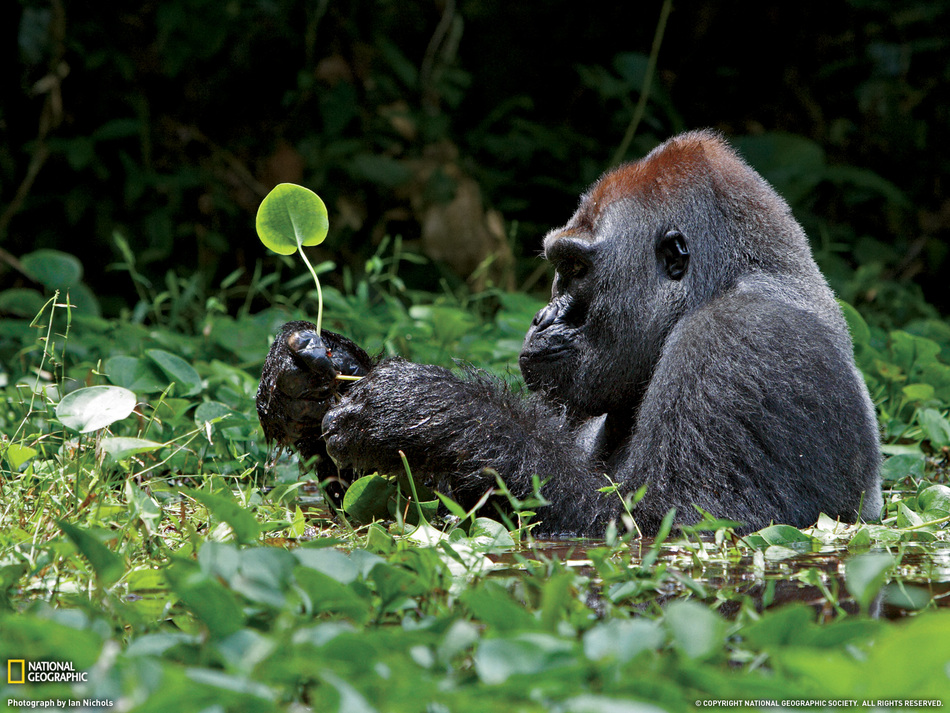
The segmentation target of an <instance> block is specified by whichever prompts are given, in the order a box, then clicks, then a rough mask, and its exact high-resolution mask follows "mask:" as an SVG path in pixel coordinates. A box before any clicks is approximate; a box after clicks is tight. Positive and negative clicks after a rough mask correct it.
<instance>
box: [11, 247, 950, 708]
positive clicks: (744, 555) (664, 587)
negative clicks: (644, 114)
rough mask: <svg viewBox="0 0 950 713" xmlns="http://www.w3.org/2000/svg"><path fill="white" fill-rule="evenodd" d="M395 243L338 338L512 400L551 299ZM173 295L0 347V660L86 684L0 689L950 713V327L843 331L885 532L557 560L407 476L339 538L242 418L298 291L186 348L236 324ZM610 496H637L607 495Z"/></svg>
mask: <svg viewBox="0 0 950 713" xmlns="http://www.w3.org/2000/svg"><path fill="white" fill-rule="evenodd" d="M390 245H391V246H392V248H393V249H394V250H395V252H386V253H380V254H377V255H376V256H375V257H374V258H373V259H372V260H370V261H369V262H368V264H367V270H366V271H365V272H364V273H363V274H362V275H360V276H359V277H358V278H353V277H352V276H351V278H350V279H351V280H352V283H351V284H352V289H351V290H350V291H348V292H339V291H337V290H335V289H332V288H328V289H327V290H326V293H325V298H326V300H327V302H328V304H329V305H331V309H330V310H329V311H328V315H329V319H330V320H331V321H333V322H339V323H341V324H343V325H345V328H346V329H347V330H348V331H349V332H350V333H353V332H356V335H355V336H356V337H357V338H358V339H360V340H361V341H363V342H364V343H366V344H368V345H370V347H371V348H374V349H377V350H379V351H382V352H386V351H398V352H400V353H403V354H407V355H409V356H411V357H414V358H418V359H422V360H427V361H437V362H441V363H445V364H449V365H450V364H451V360H452V358H453V357H454V356H457V355H458V356H462V357H464V358H468V359H471V360H472V361H475V362H478V363H483V364H486V365H488V367H489V368H490V369H492V370H493V371H494V372H495V373H496V374H498V375H499V376H501V377H502V378H507V377H510V373H509V369H510V368H511V367H510V365H511V364H513V363H515V361H514V360H515V355H516V354H517V352H518V349H519V346H520V337H521V335H522V333H523V330H524V328H525V325H526V324H527V322H528V320H529V319H530V317H531V315H532V314H533V313H534V311H535V309H536V308H537V306H538V304H537V303H536V301H534V300H532V299H530V298H527V297H524V296H519V295H514V294H506V293H497V292H496V293H489V294H487V295H480V296H479V298H478V300H479V301H475V302H473V301H472V300H473V299H474V298H471V297H465V296H456V295H453V294H452V293H450V292H446V293H444V294H441V295H436V294H422V293H413V292H410V291H409V290H407V289H406V288H405V285H404V284H403V283H402V282H401V281H400V279H399V277H398V266H399V264H400V263H401V262H402V260H403V257H402V256H401V255H400V253H399V252H398V244H390ZM387 249H388V248H387ZM31 260H32V262H33V264H35V265H41V266H42V268H40V267H37V268H36V269H37V270H38V271H39V270H41V269H43V270H47V271H49V272H53V273H55V272H56V269H57V268H56V266H57V265H72V264H74V263H73V260H71V259H69V256H64V255H62V254H52V253H44V254H42V255H40V256H38V257H34V258H31ZM44 260H48V261H49V263H46V262H44ZM75 272H76V271H75V270H73V271H72V273H71V274H75ZM129 273H130V275H132V279H134V274H135V273H134V269H131V268H130V270H129ZM176 279H178V278H172V277H169V280H168V282H167V287H168V289H167V290H165V291H163V292H162V293H158V294H154V295H153V296H152V297H151V299H152V300H153V301H152V302H151V303H150V304H144V303H142V304H139V305H136V306H135V307H133V308H132V309H131V310H130V318H129V319H127V320H124V321H106V320H103V319H101V318H100V317H98V316H96V315H95V314H89V313H88V312H85V311H84V310H82V309H80V308H73V307H71V306H69V304H68V301H67V298H66V296H65V295H60V296H56V295H55V294H53V295H52V296H51V297H50V299H49V300H48V301H47V302H46V303H45V305H44V306H43V307H42V309H41V310H40V312H39V313H38V315H37V316H36V317H35V319H27V318H24V319H9V320H5V321H4V322H3V323H2V324H0V352H2V354H3V356H4V358H3V361H2V363H3V364H5V365H8V366H7V367H5V369H4V372H3V376H2V378H3V384H4V386H3V408H2V410H0V430H2V432H3V433H4V434H5V437H4V440H3V444H2V450H0V458H2V461H0V464H2V465H0V477H2V488H3V492H2V502H3V514H2V522H3V527H2V529H0V649H2V650H3V651H4V652H8V655H9V656H10V657H14V656H18V657H26V658H29V659H31V660H67V661H70V662H72V663H73V665H74V666H75V667H76V670H88V671H89V672H90V673H89V678H88V681H87V682H85V683H71V684H64V683H36V684H26V685H18V684H2V683H0V687H2V688H3V691H2V695H3V696H4V697H5V698H11V697H12V698H16V699H23V698H32V699H36V700H48V699H60V700H66V699H71V700H77V699H83V698H85V699H97V700H109V701H113V702H116V704H117V705H119V704H121V705H122V706H124V707H126V708H127V709H130V710H136V711H149V710H156V711H158V710H167V709H168V708H169V707H174V708H175V709H176V710H184V711H189V710H194V711H201V710H206V709H208V708H209V707H211V706H218V707H219V709H224V710H255V711H257V710H293V709H295V706H299V705H306V706H310V707H312V708H313V709H319V710H330V711H332V710H340V711H347V712H349V711H370V710H381V711H382V710H392V711H399V710H406V711H410V710H412V711H417V710H420V709H425V710H430V711H442V710H452V711H466V710H472V711H476V710H479V711H481V710H485V709H491V708H501V709H505V710H515V709H517V710H525V711H528V710H539V711H541V710H563V711H592V710H597V711H613V710H617V711H628V710H654V709H663V710H673V711H675V710H687V709H692V708H693V707H695V706H696V703H695V701H700V702H702V701H717V700H722V699H741V700H744V701H749V702H752V701H757V700H765V701H773V700H774V701H779V702H781V701H791V700H798V701H800V700H806V699H820V700H849V701H850V700H857V701H859V702H860V701H865V700H878V699H882V700H894V699H901V700H903V699H905V698H907V699H910V698H912V699H915V700H918V699H927V700H941V701H950V679H948V677H947V674H946V665H947V661H948V655H947V653H946V645H945V642H946V640H947V637H948V636H950V612H948V611H946V610H945V609H944V608H943V606H942V605H943V604H944V603H945V601H946V596H947V583H948V581H950V579H948V576H947V568H946V553H947V552H948V551H950V487H948V486H947V484H946V481H947V462H948V456H947V454H948V452H950V448H948V446H950V420H948V417H947V409H948V406H950V366H948V363H950V360H948V359H947V356H948V354H950V330H948V329H947V327H946V323H944V322H940V321H937V320H923V321H917V322H914V323H911V324H908V325H905V326H906V328H905V329H903V330H892V331H890V332H887V331H884V330H883V329H882V328H880V327H872V326H868V323H867V322H865V321H864V319H863V318H862V317H861V316H860V315H859V314H858V313H857V312H856V311H855V310H853V309H852V308H850V307H848V306H847V305H846V310H847V315H848V317H849V320H850V323H851V327H852V331H853V333H854V336H855V342H856V349H857V354H858V359H859V363H860V365H861V367H862V369H864V370H865V374H866V378H867V379H868V383H869V385H870V386H871V389H872V393H873V395H874V398H875V402H876V403H877V404H878V408H879V415H880V417H881V421H882V423H883V424H884V425H885V428H886V434H887V446H886V448H887V451H888V453H889V454H891V455H890V457H889V459H888V460H887V462H886V463H885V472H886V478H887V488H888V497H887V508H886V512H885V513H883V518H882V520H881V522H880V523H863V524H857V525H843V524H840V523H837V522H833V521H831V520H828V519H822V520H821V521H820V522H818V523H817V524H816V526H815V527H813V528H811V529H808V530H803V531H802V530H797V529H795V528H792V527H788V526H785V525H781V524H777V525H775V526H773V527H769V528H766V529H765V530H763V531H761V532H759V533H756V534H754V535H752V536H748V537H745V538H738V537H736V536H735V535H734V533H733V531H732V530H731V528H730V523H726V522H719V521H714V520H711V519H708V518H707V520H706V521H704V523H703V524H702V525H701V526H698V527H693V528H684V529H683V530H681V531H680V530H676V531H670V529H669V527H667V528H665V529H664V531H663V532H662V533H661V536H660V537H658V538H657V539H656V540H655V541H652V542H650V541H640V540H638V539H636V538H635V529H634V526H633V523H632V520H635V518H636V507H635V504H634V505H632V509H631V510H630V516H629V518H625V519H624V521H623V522H621V523H618V525H617V527H616V528H612V529H611V530H610V531H609V532H608V533H607V535H606V539H605V540H603V541H600V542H593V541H573V542H572V541H567V542H538V541H536V540H535V539H534V538H533V536H532V534H531V523H532V522H535V521H537V519H538V518H541V517H543V515H544V510H543V501H542V500H540V499H537V498H536V499H534V500H533V501H530V502H520V503H515V506H516V511H517V512H518V517H517V518H515V519H514V521H511V522H508V523H499V522H496V521H495V520H493V519H489V518H487V517H485V516H486V515H490V514H491V513H483V512H481V511H479V510H475V511H473V512H464V511H462V510H461V509H460V508H459V507H458V506H457V505H456V504H455V503H453V502H451V501H450V500H448V499H445V498H441V499H440V498H439V496H437V495H436V494H433V493H431V492H430V491H428V490H426V489H424V488H423V487H422V486H421V484H418V483H414V482H413V481H412V479H411V475H410V473H411V471H410V470H407V474H406V475H405V476H404V477H402V478H400V479H396V480H388V479H384V478H380V477H379V476H370V477H367V478H365V479H363V480H362V481H359V482H358V483H357V485H356V486H354V488H353V489H352V490H351V492H350V493H348V496H347V498H346V500H345V501H344V508H345V509H346V511H347V512H346V515H347V516H346V519H345V520H340V519H337V518H336V517H334V516H333V515H332V514H331V513H330V512H329V511H327V510H326V509H325V506H324V505H323V503H322V499H321V498H320V497H319V493H318V492H316V491H315V490H314V488H313V487H312V485H311V484H308V483H307V481H306V479H300V475H301V474H300V471H299V468H298V466H297V464H296V463H294V462H293V461H292V460H288V459H286V458H284V459H281V460H278V461H277V462H276V464H274V465H273V467H270V468H268V467H266V466H265V464H267V463H268V458H269V455H270V454H268V453H266V452H265V451H264V449H263V446H262V438H261V436H260V433H259V427H258V424H257V422H256V417H255V414H254V406H253V398H254V393H255V390H256V385H257V378H256V375H257V370H258V369H259V368H260V362H261V360H262V358H263V355H264V354H265V352H266V345H267V343H268V341H269V339H270V335H271V334H272V333H273V332H274V331H275V330H276V327H277V326H278V325H279V324H280V323H282V322H283V321H284V320H286V319H289V318H291V317H294V316H301V315H303V314H306V312H307V310H309V309H312V308H313V307H314V305H315V303H314V301H313V300H314V298H315V295H314V294H313V291H312V289H311V288H308V287H306V286H305V285H306V282H307V280H308V278H307V276H306V275H304V276H303V279H302V280H301V279H300V278H299V277H294V278H293V279H292V280H291V282H290V285H289V286H288V287H284V286H281V288H280V290H279V291H280V293H282V294H283V297H281V296H279V295H278V289H277V284H279V283H277V282H274V281H273V280H272V279H265V278H260V279H259V280H258V281H257V282H256V283H255V284H254V285H253V288H252V289H253V290H254V291H256V292H257V293H259V294H262V295H265V296H266V297H269V298H271V299H273V301H274V303H275V307H274V308H272V309H269V310H266V311H263V312H259V313H255V314H251V313H249V312H244V313H239V314H238V315H236V316H230V315H227V314H224V313H222V312H221V311H216V310H214V309H206V310H205V313H204V315H203V321H201V322H198V323H196V324H195V325H194V326H195V329H194V331H192V332H191V333H186V332H181V331H177V330H174V329H172V328H170V327H169V326H168V325H171V324H180V323H182V321H183V320H186V316H187V315H198V314H200V313H201V303H203V304H204V305H205V306H207V305H213V304H215V300H216V299H218V298H217V297H216V296H215V295H202V294H200V293H199V292H198V291H196V290H191V291H189V285H188V281H187V280H181V281H179V282H177V283H176V282H175V280H176ZM301 282H303V285H301ZM220 289H221V290H222V291H226V290H228V289H229V287H228V285H222V286H221V287H220ZM37 294H38V293H37ZM144 294H148V293H144ZM3 297H7V295H6V293H3V294H0V298H3ZM489 300H490V301H492V302H494V303H495V304H497V305H500V309H498V310H497V311H496V312H494V313H492V311H491V310H489V309H487V302H488V301H489ZM195 302H197V304H196V303H195ZM288 303H299V308H298V309H296V310H293V311H292V310H290V309H289V308H288ZM480 307H485V309H481V308H480ZM135 315H140V320H139V321H138V322H137V321H136V319H135ZM146 316H151V317H153V318H156V319H157V320H158V321H160V323H159V324H151V325H146V324H145V323H143V321H144V318H145V317H146ZM235 364H237V365H238V366H235ZM512 381H514V380H512ZM515 388H517V385H515ZM409 465H410V466H411V464H409ZM499 487H503V484H501V483H499ZM604 497H619V495H618V494H617V492H616V488H613V487H611V486H610V484H609V483H606V482H605V488H604ZM440 504H441V505H442V506H443V507H442V510H441V511H440V510H439V509H438V507H437V506H438V505H440ZM378 518H382V519H381V520H380V519H378ZM881 612H884V613H886V614H888V615H889V616H891V617H898V618H900V619H901V620H900V621H894V622H891V621H887V620H885V619H881V618H875V617H877V616H878V615H879V614H880V613H881ZM872 615H873V616H872ZM753 707H754V706H753Z"/></svg>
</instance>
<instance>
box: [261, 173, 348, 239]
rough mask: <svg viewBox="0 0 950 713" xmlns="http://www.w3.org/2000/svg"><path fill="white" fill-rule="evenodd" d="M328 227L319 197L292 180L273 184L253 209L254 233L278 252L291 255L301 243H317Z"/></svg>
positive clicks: (323, 237)
mask: <svg viewBox="0 0 950 713" xmlns="http://www.w3.org/2000/svg"><path fill="white" fill-rule="evenodd" d="M329 226H330V223H329V219H328V218H327V207H326V205H325V204H324V203H323V200H322V199H321V198H320V196H318V195H317V194H316V193H314V192H313V191H311V190H310V189H309V188H304V187H303V186H298V185H296V184H293V183H281V184H279V185H278V186H276V187H275V188H274V190H272V191H271V192H270V193H268V194H267V196H265V198H264V200H263V201H261V205H260V208H258V209H257V235H258V237H259V238H260V239H261V242H262V243H264V245H265V246H266V247H268V248H270V249H271V250H273V251H274V252H275V253H279V254H280V255H291V254H293V253H295V252H296V251H297V250H298V248H299V247H300V246H303V245H319V244H320V243H322V242H323V241H324V239H325V238H326V237H327V230H328V229H329Z"/></svg>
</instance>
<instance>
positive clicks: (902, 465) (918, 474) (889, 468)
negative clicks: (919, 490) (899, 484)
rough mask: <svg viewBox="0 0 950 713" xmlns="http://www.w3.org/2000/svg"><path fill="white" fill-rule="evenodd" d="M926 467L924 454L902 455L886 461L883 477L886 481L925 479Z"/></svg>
mask: <svg viewBox="0 0 950 713" xmlns="http://www.w3.org/2000/svg"><path fill="white" fill-rule="evenodd" d="M925 465H926V460H925V459H924V454H923V453H901V454H900V455H896V456H891V457H890V458H888V459H887V460H886V461H884V465H883V466H881V477H882V478H883V479H884V480H903V479H904V478H906V477H908V476H910V477H912V478H918V479H919V478H923V477H924V466H925Z"/></svg>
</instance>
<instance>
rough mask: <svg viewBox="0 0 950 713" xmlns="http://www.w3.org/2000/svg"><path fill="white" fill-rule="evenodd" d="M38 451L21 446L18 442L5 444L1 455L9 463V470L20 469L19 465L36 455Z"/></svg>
mask: <svg viewBox="0 0 950 713" xmlns="http://www.w3.org/2000/svg"><path fill="white" fill-rule="evenodd" d="M38 453H39V451H38V450H36V449H35V448H30V447H29V446H23V445H20V444H19V443H11V444H10V445H8V446H7V448H6V450H5V451H4V452H3V455H4V456H5V457H6V459H7V462H8V463H9V464H10V468H11V470H14V471H17V470H20V466H22V465H23V464H24V463H26V462H27V461H28V460H30V459H31V458H33V457H34V456H36V455H37V454H38Z"/></svg>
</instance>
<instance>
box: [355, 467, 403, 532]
mask: <svg viewBox="0 0 950 713" xmlns="http://www.w3.org/2000/svg"><path fill="white" fill-rule="evenodd" d="M395 492H396V486H395V485H393V483H392V482H390V481H389V480H386V478H383V477H382V476H379V475H364V476H363V477H362V478H359V479H358V480H357V481H356V482H355V483H353V484H352V485H351V486H350V487H349V488H347V489H346V494H345V495H344V496H343V511H344V512H345V513H346V514H347V515H349V516H350V517H352V518H353V519H355V520H357V521H359V522H372V521H373V520H379V519H383V518H386V517H388V516H389V509H388V503H389V498H390V497H392V496H393V494H394V493H395Z"/></svg>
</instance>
